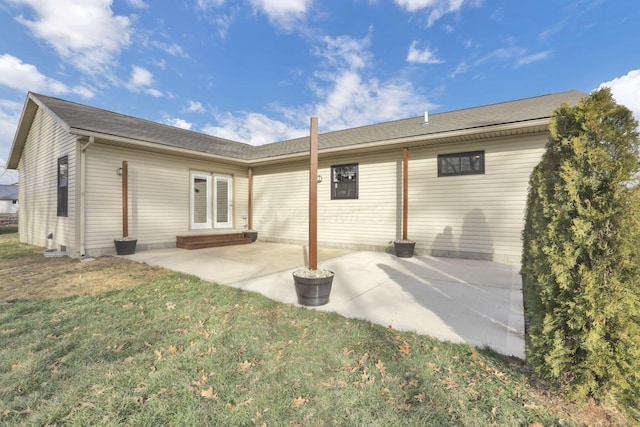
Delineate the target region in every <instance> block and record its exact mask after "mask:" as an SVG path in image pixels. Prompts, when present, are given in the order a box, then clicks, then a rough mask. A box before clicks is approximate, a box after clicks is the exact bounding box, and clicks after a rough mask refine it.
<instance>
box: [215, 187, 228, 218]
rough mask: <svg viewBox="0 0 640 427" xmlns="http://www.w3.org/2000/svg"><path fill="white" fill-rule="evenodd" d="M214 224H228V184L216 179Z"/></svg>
mask: <svg viewBox="0 0 640 427" xmlns="http://www.w3.org/2000/svg"><path fill="white" fill-rule="evenodd" d="M216 195H217V197H216V222H217V223H227V222H229V182H228V181H227V180H226V179H216Z"/></svg>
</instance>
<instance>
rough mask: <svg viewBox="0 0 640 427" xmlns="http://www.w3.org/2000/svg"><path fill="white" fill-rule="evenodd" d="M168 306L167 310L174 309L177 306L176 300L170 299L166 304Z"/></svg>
mask: <svg viewBox="0 0 640 427" xmlns="http://www.w3.org/2000/svg"><path fill="white" fill-rule="evenodd" d="M165 305H166V306H167V310H173V309H175V308H176V303H175V302H171V301H169V302H168V303H166V304H165Z"/></svg>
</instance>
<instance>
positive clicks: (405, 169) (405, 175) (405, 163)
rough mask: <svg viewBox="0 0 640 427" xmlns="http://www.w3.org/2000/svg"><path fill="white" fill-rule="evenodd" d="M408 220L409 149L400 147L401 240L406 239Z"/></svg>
mask: <svg viewBox="0 0 640 427" xmlns="http://www.w3.org/2000/svg"><path fill="white" fill-rule="evenodd" d="M408 220H409V149H408V148H406V147H405V148H403V149H402V240H408V239H407V228H408V227H407V223H408Z"/></svg>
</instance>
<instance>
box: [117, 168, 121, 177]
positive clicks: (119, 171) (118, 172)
mask: <svg viewBox="0 0 640 427" xmlns="http://www.w3.org/2000/svg"><path fill="white" fill-rule="evenodd" d="M116 173H117V174H118V176H122V168H118V169H116Z"/></svg>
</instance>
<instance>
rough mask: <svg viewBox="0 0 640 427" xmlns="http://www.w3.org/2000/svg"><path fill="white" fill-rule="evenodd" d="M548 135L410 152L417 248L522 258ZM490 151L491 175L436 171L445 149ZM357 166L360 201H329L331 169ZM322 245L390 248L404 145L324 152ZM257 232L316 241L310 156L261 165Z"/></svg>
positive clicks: (397, 233)
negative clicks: (533, 176) (535, 175)
mask: <svg viewBox="0 0 640 427" xmlns="http://www.w3.org/2000/svg"><path fill="white" fill-rule="evenodd" d="M546 141H547V135H546V134H540V135H536V136H525V137H518V138H504V139H495V140H483V141H477V142H472V143H469V142H467V143H464V144H462V143H461V144H443V145H438V146H431V147H417V148H411V149H410V150H409V221H408V237H409V238H410V239H412V240H415V241H416V242H417V245H416V250H417V251H418V252H419V253H424V254H434V255H444V256H455V257H467V258H480V259H493V260H497V261H502V262H514V263H517V262H519V261H520V254H521V251H522V242H521V232H522V227H523V220H524V210H525V204H526V197H527V188H528V181H529V175H530V173H531V171H532V169H533V167H534V166H535V165H536V164H537V163H538V162H539V160H540V156H541V155H542V153H543V151H544V145H545V143H546ZM477 150H484V152H485V174H483V175H466V176H448V177H438V168H437V156H438V154H446V153H457V152H467V151H477ZM350 163H358V174H359V176H358V185H359V198H358V199H357V200H331V190H330V185H331V176H330V173H331V165H341V164H350ZM318 174H319V175H321V176H322V178H323V180H322V182H321V183H319V184H318V241H319V244H321V245H328V246H329V245H330V246H342V247H353V248H357V249H377V250H383V249H385V248H386V247H388V246H389V242H390V241H391V240H394V239H399V238H401V237H402V236H401V233H402V149H401V148H399V149H395V150H385V151H382V150H381V151H378V152H376V153H367V154H353V155H343V156H332V157H327V156H321V157H320V160H319V169H318ZM254 228H256V229H257V230H258V231H259V232H260V236H261V238H263V239H265V240H271V241H282V242H291V243H305V242H306V241H307V239H308V161H305V162H296V163H288V164H284V165H283V164H277V165H270V166H262V167H257V168H255V169H254Z"/></svg>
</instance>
